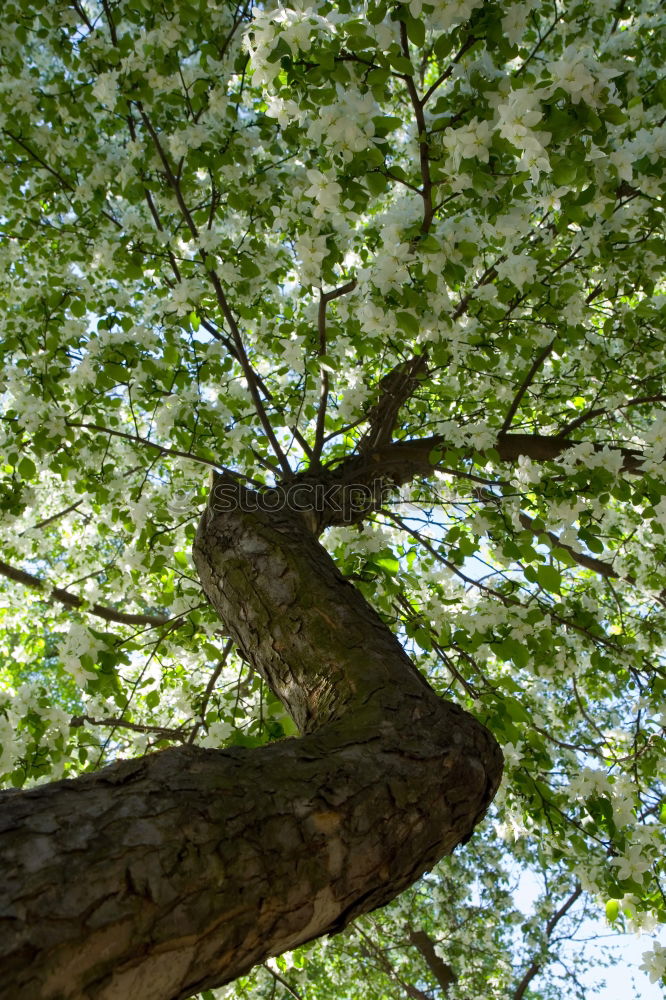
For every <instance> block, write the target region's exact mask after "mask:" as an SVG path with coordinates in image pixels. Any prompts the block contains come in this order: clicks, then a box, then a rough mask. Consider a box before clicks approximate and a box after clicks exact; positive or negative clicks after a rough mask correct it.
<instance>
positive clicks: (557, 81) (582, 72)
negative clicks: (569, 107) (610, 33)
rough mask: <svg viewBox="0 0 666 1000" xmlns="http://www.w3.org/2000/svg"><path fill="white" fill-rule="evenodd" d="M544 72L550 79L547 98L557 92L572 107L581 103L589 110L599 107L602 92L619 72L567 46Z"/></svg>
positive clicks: (591, 56)
mask: <svg viewBox="0 0 666 1000" xmlns="http://www.w3.org/2000/svg"><path fill="white" fill-rule="evenodd" d="M546 69H547V70H548V73H549V75H550V77H551V79H552V84H551V86H550V87H549V88H548V89H547V90H546V91H544V93H545V94H546V95H547V96H549V97H550V96H552V94H554V93H555V91H556V90H557V89H558V88H561V89H562V90H564V91H566V92H567V93H568V94H569V96H570V97H571V100H572V101H573V103H574V104H579V103H580V102H581V101H583V102H584V103H585V104H589V105H590V106H591V107H597V106H598V105H599V104H600V103H601V95H602V91H604V89H607V88H610V87H611V83H612V80H613V78H614V77H616V76H620V75H621V73H622V72H623V70H621V69H617V68H615V67H614V66H612V65H610V64H608V63H601V62H599V60H598V59H596V58H595V57H594V55H593V54H592V53H591V52H585V51H584V50H583V49H582V48H581V46H580V45H568V46H567V47H566V49H565V50H564V52H563V53H562V55H561V56H560V58H559V59H555V60H552V61H551V62H549V63H547V64H546Z"/></svg>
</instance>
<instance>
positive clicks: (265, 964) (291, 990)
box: [261, 962, 304, 1000]
mask: <svg viewBox="0 0 666 1000" xmlns="http://www.w3.org/2000/svg"><path fill="white" fill-rule="evenodd" d="M261 964H262V965H263V967H264V969H266V972H270V974H271V976H272V977H273V979H275V981H276V982H278V983H280V985H282V986H284V988H285V990H286V991H287V993H288V994H289V995H290V996H292V997H293V998H294V1000H304V998H303V997H302V996H301V994H300V993H297V991H296V990H295V989H294V987H293V986H290V985H289V983H288V982H287V980H286V979H284V978H283V977H282V976H281V975H280V973H279V972H278V971H277V970H276V969H273V968H272V967H271V966H270V965H269V964H268V962H262V963H261Z"/></svg>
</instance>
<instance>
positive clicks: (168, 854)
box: [0, 477, 501, 1000]
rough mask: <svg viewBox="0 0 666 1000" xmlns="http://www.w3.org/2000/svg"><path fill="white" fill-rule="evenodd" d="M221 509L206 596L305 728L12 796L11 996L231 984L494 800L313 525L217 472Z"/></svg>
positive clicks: (459, 715)
mask: <svg viewBox="0 0 666 1000" xmlns="http://www.w3.org/2000/svg"><path fill="white" fill-rule="evenodd" d="M216 495H217V499H215V497H216ZM212 497H213V499H212V501H211V503H209V507H208V510H207V511H206V513H205V515H204V517H203V518H202V521H201V524H200V527H199V532H198V535H197V539H196V543H195V547H194V559H195V563H196V566H197V569H198V572H199V575H200V578H201V582H202V585H203V588H204V590H205V592H206V594H207V596H208V598H209V600H210V601H211V602H212V604H213V606H214V607H215V608H216V609H217V611H218V612H219V614H220V617H221V618H222V620H223V622H224V623H225V625H226V627H227V629H228V630H229V631H230V633H231V634H232V635H233V637H234V638H235V640H236V642H237V643H238V646H239V648H240V649H241V651H242V652H243V654H244V655H245V656H246V657H247V659H248V660H249V661H250V662H251V663H252V664H253V666H254V667H255V669H256V670H258V671H259V672H260V673H261V674H262V676H263V677H264V678H265V679H266V681H267V682H268V684H269V685H270V686H271V688H272V689H273V691H274V692H275V693H276V694H277V695H278V696H279V697H280V698H281V699H282V701H283V703H284V704H285V706H286V707H287V709H288V710H289V712H290V713H291V715H292V717H293V719H294V721H295V722H296V724H297V726H298V727H299V729H300V731H301V733H302V734H303V735H302V736H301V737H300V738H299V739H290V740H283V741H280V742H277V743H274V744H272V745H270V746H266V747H263V748H260V749H256V750H242V749H232V750H204V749H198V748H195V747H179V748H177V749H170V750H165V751H162V752H161V753H155V754H152V755H148V756H146V757H144V758H141V759H139V760H130V761H125V762H122V763H118V764H114V765H112V766H111V767H107V768H105V769H104V770H102V771H100V772H98V773H96V774H92V775H86V776H84V777H81V778H77V779H75V780H72V781H60V782H56V783H54V784H51V785H46V786H41V787H38V788H35V789H31V790H29V791H24V792H7V793H4V794H3V797H2V798H3V801H2V810H1V812H0V858H1V859H2V871H3V876H2V878H3V881H5V882H6V883H7V885H6V889H5V892H4V893H3V899H2V901H1V903H0V968H1V969H2V978H1V979H0V997H2V998H7V1000H9V998H10V997H11V1000H77V998H88V1000H92V998H95V1000H126V998H128V997H135V996H136V997H140V998H141V1000H176V998H185V997H189V996H190V995H191V994H192V993H194V992H196V991H198V990H201V989H204V988H208V987H214V986H219V985H221V984H223V983H225V982H229V981H230V980H232V979H234V978H236V977H237V976H239V975H240V974H242V973H243V972H245V971H247V970H248V969H250V968H251V967H252V966H253V965H254V964H255V963H257V962H260V961H262V960H264V959H265V958H266V957H268V956H269V955H275V954H278V953H280V952H282V951H284V950H286V949H290V948H293V947H295V946H296V945H298V944H301V943H303V942H305V941H308V940H310V939H312V938H314V937H317V936H319V935H322V934H326V933H333V932H336V931H339V930H341V929H342V928H343V927H344V926H345V925H346V924H347V923H348V922H349V921H350V920H352V919H353V918H354V917H356V916H358V915H360V914H362V913H366V912H368V911H369V910H372V909H373V908H375V907H377V906H381V905H383V904H385V903H387V902H389V900H391V899H392V898H393V897H394V896H395V895H396V894H397V893H399V892H400V891H401V890H403V889H405V888H406V887H407V886H409V885H410V884H411V883H412V882H413V881H414V880H415V879H416V878H418V877H419V876H420V875H421V874H422V873H423V872H424V871H426V870H428V869H429V868H431V867H432V865H434V864H435V862H436V861H438V860H439V858H441V857H442V856H443V855H445V854H448V853H450V852H451V851H452V850H453V849H454V847H455V846H456V845H457V844H460V843H461V842H464V841H465V840H466V839H467V838H468V837H469V835H470V833H471V831H472V830H473V828H474V826H475V824H476V823H477V822H478V821H479V819H480V818H481V816H482V815H483V813H484V811H485V810H486V808H487V806H488V804H489V803H490V801H491V799H492V797H493V795H494V793H495V790H496V789H497V786H498V783H499V780H500V774H501V753H500V751H499V748H498V746H497V744H496V742H495V740H494V739H493V737H492V736H491V735H490V734H489V733H488V731H487V730H486V729H485V728H484V727H483V726H481V725H480V724H479V723H478V722H476V721H475V720H474V719H473V718H472V717H471V716H470V715H468V714H467V713H465V712H464V711H462V710H461V709H460V708H458V707H457V706H455V705H452V704H449V703H447V702H445V701H443V700H441V699H440V698H438V697H437V696H436V695H435V693H434V692H433V691H432V689H431V688H430V686H429V685H428V684H427V682H426V681H425V679H424V678H423V677H422V675H421V674H420V673H419V672H418V671H417V670H416V668H415V667H414V666H413V665H412V663H411V662H410V660H409V658H408V657H407V655H406V654H405V652H404V651H403V649H402V647H401V645H400V643H399V642H398V640H397V639H396V638H395V637H394V635H393V634H392V633H391V631H390V629H388V628H387V626H386V625H385V624H384V623H383V622H382V620H381V619H380V617H379V616H378V615H377V614H376V612H375V611H374V610H373V609H372V608H371V607H370V606H369V605H368V603H367V602H366V601H365V599H364V598H363V597H362V595H361V594H360V593H359V592H358V591H357V590H356V589H355V588H354V587H353V586H352V585H351V584H350V583H348V582H347V581H345V580H344V579H343V577H342V576H341V575H340V573H339V571H338V570H337V568H336V566H335V564H334V562H333V560H332V559H331V558H330V557H329V555H328V554H327V553H326V551H325V549H324V548H323V547H322V546H321V545H320V543H319V542H318V540H317V538H316V534H315V531H313V525H314V523H315V522H314V520H313V519H312V517H310V518H308V517H306V516H305V515H302V514H299V513H295V512H293V511H290V510H287V509H278V510H273V511H271V510H261V509H252V508H254V507H256V502H255V501H256V494H253V493H251V492H249V491H247V490H244V489H243V487H242V486H240V485H238V484H237V483H236V482H235V481H234V480H231V479H225V478H224V477H218V478H217V480H216V489H214V490H213V492H212ZM323 520H324V521H325V520H326V519H325V518H324V519H323ZM329 521H330V518H329ZM321 523H322V519H320V521H319V524H318V526H321Z"/></svg>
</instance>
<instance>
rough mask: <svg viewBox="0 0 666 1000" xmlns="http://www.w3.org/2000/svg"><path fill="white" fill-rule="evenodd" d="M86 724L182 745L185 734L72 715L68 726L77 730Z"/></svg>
mask: <svg viewBox="0 0 666 1000" xmlns="http://www.w3.org/2000/svg"><path fill="white" fill-rule="evenodd" d="M85 723H88V724H89V725H91V726H110V727H111V728H113V729H131V730H132V732H135V733H155V734H156V735H157V736H161V737H163V738H164V739H165V740H178V741H179V742H181V743H183V742H185V740H186V734H185V733H184V732H183V730H182V729H170V728H168V727H167V726H149V725H144V724H143V723H139V722H128V721H127V720H126V719H93V718H92V717H91V716H89V715H74V716H73V717H72V719H71V720H70V723H69V724H70V726H72V728H77V727H79V726H83V725H85Z"/></svg>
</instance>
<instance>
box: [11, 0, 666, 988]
mask: <svg viewBox="0 0 666 1000" xmlns="http://www.w3.org/2000/svg"><path fill="white" fill-rule="evenodd" d="M665 20H666V17H665V15H664V13H663V11H662V9H661V5H660V4H658V3H657V2H652V0H644V2H638V0H636V2H634V0H618V2H612V0H581V2H572V3H569V4H567V5H564V4H561V3H557V2H553V0H524V2H518V3H511V4H507V3H496V2H492V0H491V2H485V3H483V2H481V0H451V2H431V3H427V2H422V0H411V2H410V3H404V2H400V0H368V2H366V3H356V2H351V0H344V2H341V3H336V4H333V3H329V2H314V0H313V2H309V0H294V4H293V6H287V5H284V4H274V3H260V4H259V5H258V6H256V7H254V8H251V7H250V5H249V4H234V3H232V2H226V0H217V2H212V0H179V3H178V4H174V5H169V4H162V3H158V2H156V0H114V2H112V0H102V2H97V0H72V2H64V0H55V2H50V0H49V2H47V0H42V2H40V0H5V3H4V4H3V8H2V12H1V13H0V51H1V53H2V59H1V63H0V95H1V96H0V127H1V129H2V136H3V142H2V158H1V163H0V257H1V259H2V265H3V266H2V271H1V274H0V287H1V289H2V299H3V306H2V360H1V373H0V391H1V393H2V420H1V421H0V435H1V436H2V445H1V448H0V455H1V461H2V468H1V473H2V480H1V485H0V510H1V511H2V529H1V531H2V561H1V562H0V575H1V580H0V590H1V594H0V603H1V611H0V615H1V624H2V633H1V636H0V748H1V756H0V772H1V773H2V780H3V782H4V783H5V784H6V785H8V786H9V787H15V788H23V787H30V786H31V785H34V784H35V783H41V782H47V781H54V780H56V779H59V778H61V777H75V776H77V775H80V774H84V773H88V772H94V771H97V770H98V769H99V768H101V767H102V766H104V765H105V764H108V763H109V762H111V761H114V760H116V759H118V758H128V757H135V756H140V755H142V754H145V753H147V752H149V751H153V750H156V749H162V748H164V747H167V746H171V745H181V744H182V745H186V746H187V745H195V746H203V747H209V748H213V747H214V748H218V747H249V748H252V747H259V746H263V745H264V744H266V743H269V742H271V741H274V740H280V739H283V738H284V737H291V736H294V735H295V734H296V732H297V727H296V725H295V724H294V721H293V720H292V718H291V717H290V715H289V714H288V712H287V710H286V709H285V707H284V705H283V703H282V702H281V701H280V700H279V698H278V697H277V696H276V694H275V693H274V692H273V691H272V690H271V687H270V686H269V685H268V684H267V683H266V682H265V680H262V678H261V677H260V676H259V675H258V673H257V672H256V671H255V670H254V669H252V665H251V664H250V663H248V661H247V659H246V658H244V657H243V656H242V655H240V652H239V650H238V647H237V645H236V644H235V643H234V641H233V640H232V638H231V637H230V634H229V632H228V630H225V627H224V623H223V622H221V621H220V619H219V617H218V615H217V613H216V612H215V610H214V609H213V608H212V607H211V606H210V605H209V604H208V603H207V600H206V597H205V595H204V593H203V591H202V587H201V583H200V581H199V578H198V574H197V571H196V569H195V567H194V565H193V563H192V558H191V555H190V550H191V548H192V544H193V541H194V537H195V532H196V526H197V522H198V520H199V518H200V516H201V512H202V510H203V509H204V506H205V503H206V498H207V496H208V491H209V474H210V473H211V470H218V471H221V472H222V473H225V471H226V472H229V473H233V474H234V475H235V476H237V477H240V479H241V480H242V481H243V482H245V483H246V484H247V485H248V486H249V487H251V488H252V489H253V490H255V491H258V492H259V494H260V495H262V496H264V497H265V498H266V502H267V503H269V504H270V503H272V502H273V499H274V498H275V497H278V500H279V502H284V503H286V504H287V505H291V508H292V509H295V510H297V511H298V510H301V511H302V510H306V511H307V516H308V517H309V518H310V520H311V524H312V530H314V531H316V533H317V534H320V535H321V542H322V543H323V544H324V546H325V547H326V549H327V550H328V551H329V553H330V554H331V555H332V557H333V559H334V560H335V563H336V564H337V566H338V568H339V570H340V571H341V572H342V574H343V575H344V576H345V577H346V578H347V579H348V580H349V581H350V582H351V583H352V584H353V585H354V586H355V587H356V588H357V589H358V590H359V591H360V592H361V593H362V594H363V595H364V596H365V598H366V599H367V600H368V601H369V602H370V603H371V604H372V605H373V607H374V608H375V609H376V611H377V612H378V613H379V615H380V616H381V617H382V619H383V620H384V621H385V622H386V623H388V624H389V626H390V628H391V629H392V630H393V632H394V633H395V634H396V635H397V637H398V638H399V639H400V641H401V642H402V644H403V646H404V647H405V649H406V650H407V652H408V653H409V655H410V657H411V658H412V659H413V661H414V662H415V663H416V664H417V666H418V667H419V669H420V670H421V671H422V673H423V674H424V676H426V677H427V678H428V680H429V682H430V684H431V685H432V686H433V687H434V688H435V690H436V691H437V692H438V693H439V694H441V695H443V696H445V697H446V698H447V699H449V700H451V701H453V702H455V703H456V704H458V705H460V706H461V707H462V708H464V709H466V710H467V711H469V712H470V713H471V714H472V715H474V716H475V717H476V718H477V719H478V720H479V721H480V722H481V723H483V724H484V725H485V726H486V727H487V728H488V729H489V730H490V732H491V733H492V734H494V736H495V738H496V739H497V740H498V742H499V744H500V745H501V747H502V749H503V752H504V758H505V771H504V779H503V783H502V786H501V788H500V791H499V793H498V795H497V796H496V798H495V802H494V806H493V808H492V810H491V813H490V818H489V819H486V821H485V823H484V825H483V826H482V827H481V828H480V829H479V831H478V833H476V834H475V835H474V837H473V839H472V841H471V842H470V843H469V844H468V845H467V846H466V847H464V848H462V849H461V850H460V852H459V853H458V854H457V855H456V856H455V857H454V858H452V859H450V860H449V861H447V862H445V863H443V865H442V866H440V867H439V868H437V869H436V870H435V871H434V872H433V873H432V874H431V875H429V876H427V877H426V879H425V881H423V882H422V883H420V884H419V885H418V886H417V887H416V888H415V889H414V890H410V892H409V893H407V894H406V895H405V896H403V897H401V898H400V899H399V900H398V902H397V903H396V904H394V905H393V907H392V908H389V909H388V910H386V911H380V912H379V913H378V915H377V916H376V917H370V918H364V920H365V922H361V923H359V924H358V925H357V929H354V930H350V931H347V932H345V933H344V934H343V935H341V936H340V937H339V938H333V939H331V940H330V941H329V942H323V943H318V944H316V945H314V946H312V947H311V950H310V951H309V952H308V953H307V954H305V955H304V956H303V955H300V954H299V953H297V954H296V955H295V957H294V956H292V957H291V958H290V959H289V960H288V961H287V962H285V960H280V962H281V964H280V965H275V964H272V965H268V966H263V967H260V968H259V969H258V971H257V972H255V973H254V974H252V975H251V976H250V977H249V978H248V979H247V981H241V982H239V983H238V984H237V986H236V987H235V989H236V990H237V991H238V995H239V996H241V995H248V996H250V995H256V996H259V995H261V996H264V995H265V996H266V997H268V996H271V995H272V994H271V990H275V989H277V990H278V991H279V990H282V991H284V990H285V989H287V987H288V988H289V989H291V990H292V991H293V990H295V991H296V994H302V995H303V996H304V997H310V996H312V997H315V996H316V997H317V998H325V997H328V996H331V997H333V996H336V995H337V996H339V995H341V992H340V991H341V989H343V988H344V995H345V996H349V997H352V996H355V995H357V994H356V993H354V992H353V991H354V990H355V989H360V985H359V984H360V982H361V977H364V980H363V981H364V983H365V985H364V986H363V989H362V990H361V993H362V995H363V996H364V997H375V996H376V997H377V998H379V997H384V996H389V995H390V996H393V995H395V996H396V997H397V996H404V995H405V993H407V995H409V996H414V997H428V996H442V997H443V996H447V997H450V998H451V1000H455V998H456V997H461V998H462V997H464V996H470V995H473V994H475V995H483V996H487V997H505V996H508V995H512V996H514V997H515V998H516V1000H520V998H521V997H529V996H533V997H544V998H546V997H549V996H551V995H558V996H562V995H564V996H566V995H567V993H566V990H570V991H571V996H575V995H580V994H577V993H576V990H578V989H579V987H578V985H577V980H576V976H575V975H574V974H573V972H572V973H571V974H568V973H567V972H566V966H565V972H564V973H563V975H564V979H563V980H562V981H559V980H557V978H555V977H551V978H548V975H546V974H544V975H540V973H541V972H542V971H544V973H545V970H546V967H547V955H548V949H549V947H550V946H551V945H552V939H553V938H554V937H556V932H557V933H559V929H558V924H559V927H561V926H562V924H561V923H559V922H560V921H566V920H569V919H570V916H571V914H570V913H569V909H570V908H571V907H575V906H576V905H578V906H580V905H581V904H580V903H579V902H578V900H579V897H581V893H582V894H583V896H584V898H585V899H586V902H585V906H586V907H588V910H589V912H593V911H596V912H598V913H603V912H604V909H605V913H606V915H607V919H608V920H609V922H610V923H611V924H614V925H615V926H618V927H625V926H630V927H632V928H634V929H640V928H643V929H646V930H651V929H652V928H653V927H654V925H655V923H656V922H658V921H661V922H666V901H665V900H666V897H665V895H664V885H663V881H662V882H660V876H661V878H662V879H663V871H662V869H663V850H664V839H665V838H664V832H665V828H664V823H665V822H666V802H665V801H664V789H663V772H664V767H663V765H664V724H665V723H666V716H665V715H664V691H665V688H666V671H665V664H664V647H665V642H666V475H665V474H664V457H665V455H666V410H665V409H664V402H665V401H666V385H665V382H664V373H665V371H666V360H665V358H666V352H665V346H666V334H665V327H664V305H665V304H666V297H665V295H664V287H663V282H662V284H660V277H661V275H660V268H661V265H662V264H663V259H664V251H665V249H666V241H665V240H664V235H663V209H662V206H661V197H662V194H663V191H664V186H665V181H664V162H665V159H666V81H664V79H663V76H662V67H663V64H664V61H665V59H666V44H665V41H664V39H665V35H664V31H663V28H664V21H665ZM304 488H307V489H306V492H305V494H304V493H302V492H300V493H299V490H303V489H304ZM303 497H305V500H306V502H305V505H304V506H302V505H301V500H302V498H303ZM321 611H322V613H323V614H325V611H326V609H325V608H322V609H321ZM412 735H413V736H414V738H418V735H419V733H418V726H417V724H415V731H414V733H413V734H412ZM522 869H529V870H531V871H532V872H536V873H537V874H538V877H539V879H540V880H541V884H542V894H541V896H540V897H539V902H538V904H537V909H536V911H535V915H534V918H533V919H532V921H531V922H529V921H528V922H527V923H525V921H524V918H521V917H520V915H519V913H518V911H517V909H516V907H515V905H514V903H512V900H511V893H510V891H509V888H510V886H511V884H512V880H515V879H516V877H517V873H518V872H519V871H520V870H522ZM581 899H582V897H581ZM560 911H562V912H560ZM572 912H574V910H572ZM555 918H557V919H555ZM554 919H555V923H554V924H552V923H551V922H552V921H553V920H554ZM419 935H422V937H419ZM435 948H436V949H437V950H436V951H435ZM511 952H513V960H511V959H510V958H509V957H508V956H509V955H510V953H511ZM438 963H439V964H438ZM645 968H646V970H647V971H648V973H649V974H650V976H651V978H652V980H653V981H657V980H659V979H660V978H663V977H664V975H665V974H666V948H664V947H663V946H660V945H658V944H657V945H655V947H654V949H653V950H652V951H650V952H648V955H647V958H646V960H645ZM446 969H448V973H447V972H446V971H443V970H446ZM530 970H532V971H530ZM447 975H448V977H449V978H448V980H447ZM308 977H310V978H309V979H308ZM285 982H286V983H287V986H285ZM308 982H310V983H312V984H313V985H312V986H311V987H308ZM523 983H524V985H523ZM341 984H343V985H341ZM309 989H311V990H312V992H309ZM521 989H522V992H520V990H521ZM410 990H411V992H410ZM530 990H531V991H532V992H529V991H530ZM244 991H245V992H244ZM391 991H393V992H391ZM433 991H435V992H434V993H433ZM436 991H439V992H436ZM209 995H211V996H212V994H209ZM275 995H276V996H279V995H280V993H279V992H277V993H276V994H275ZM359 995H360V993H359Z"/></svg>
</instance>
